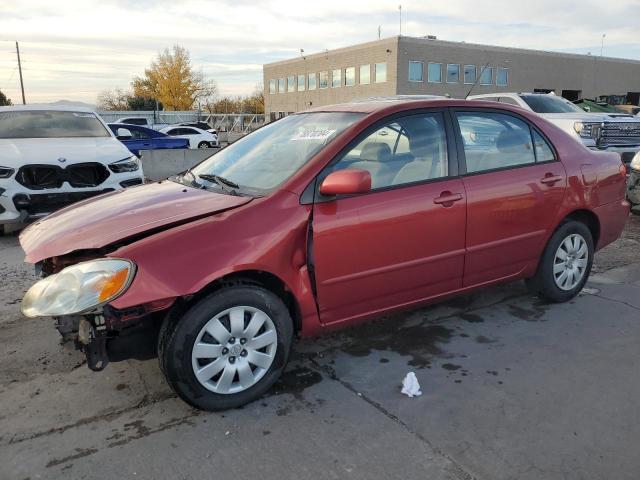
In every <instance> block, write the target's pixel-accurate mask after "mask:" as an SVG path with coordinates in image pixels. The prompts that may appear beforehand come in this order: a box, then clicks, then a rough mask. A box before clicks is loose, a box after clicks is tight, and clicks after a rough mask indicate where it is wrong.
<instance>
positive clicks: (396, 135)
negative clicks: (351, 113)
mask: <svg viewBox="0 0 640 480" xmlns="http://www.w3.org/2000/svg"><path fill="white" fill-rule="evenodd" d="M347 168H355V169H361V170H366V171H368V172H369V173H370V174H371V186H372V188H373V189H379V188H386V187H391V186H396V185H404V184H409V183H414V182H421V181H426V180H433V179H438V178H442V177H446V176H447V175H448V163H447V140H446V135H445V127H444V121H443V118H442V115H441V114H439V113H435V114H419V115H410V116H406V117H402V118H400V119H394V120H393V121H392V122H389V123H387V124H385V125H383V126H381V127H380V128H378V129H376V130H375V131H374V132H372V133H370V134H369V135H367V136H366V137H365V138H364V139H363V140H361V141H360V142H358V144H357V145H356V146H355V147H353V148H352V149H351V150H349V151H348V152H347V153H346V154H345V155H344V156H343V157H342V158H341V159H340V160H339V161H338V163H336V164H335V165H334V166H333V167H332V170H333V171H336V170H344V169H347Z"/></svg>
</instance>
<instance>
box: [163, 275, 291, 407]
mask: <svg viewBox="0 0 640 480" xmlns="http://www.w3.org/2000/svg"><path fill="white" fill-rule="evenodd" d="M167 321H169V320H167ZM165 327H166V328H163V330H164V332H162V333H161V336H160V340H159V342H160V344H159V356H160V363H161V367H162V370H163V372H164V375H165V378H166V379H167V382H168V383H169V385H170V386H171V387H172V388H173V390H174V391H175V392H176V393H177V394H178V396H180V398H182V399H183V400H184V401H186V402H187V403H189V404H190V405H192V406H194V407H196V408H199V409H202V410H211V411H212V410H224V409H228V408H235V407H239V406H241V405H244V404H246V403H249V402H251V401H253V400H255V399H256V398H258V397H260V396H261V395H263V394H264V393H265V392H266V391H267V390H268V389H269V388H270V387H271V386H272V385H273V384H274V383H275V382H276V380H277V379H278V378H279V377H280V374H281V373H282V370H283V369H284V367H285V365H286V363H287V359H288V356H289V350H290V348H291V342H292V338H293V326H292V320H291V316H290V315H289V311H288V310H287V308H286V307H285V305H284V303H283V302H282V300H281V299H280V298H278V297H277V296H276V295H274V294H273V293H271V292H270V291H268V290H266V289H264V288H261V287H257V286H234V287H226V288H223V289H222V290H219V291H217V292H214V293H212V294H211V295H209V296H207V297H205V298H204V299H202V300H201V301H199V302H198V303H197V304H195V305H194V306H193V307H192V308H191V309H189V310H188V311H187V312H186V314H185V315H184V316H183V317H182V318H180V319H178V320H175V321H174V322H173V325H166V326H165Z"/></svg>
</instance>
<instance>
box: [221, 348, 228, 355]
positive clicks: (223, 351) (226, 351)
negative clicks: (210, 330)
mask: <svg viewBox="0 0 640 480" xmlns="http://www.w3.org/2000/svg"><path fill="white" fill-rule="evenodd" d="M227 353H229V349H228V348H227V347H224V348H223V349H222V354H223V355H226V354H227Z"/></svg>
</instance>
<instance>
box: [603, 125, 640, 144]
mask: <svg viewBox="0 0 640 480" xmlns="http://www.w3.org/2000/svg"><path fill="white" fill-rule="evenodd" d="M601 142H602V143H603V144H605V145H640V122H624V123H622V122H607V123H605V124H604V125H603V127H602V132H601Z"/></svg>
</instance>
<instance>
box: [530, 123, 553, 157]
mask: <svg viewBox="0 0 640 480" xmlns="http://www.w3.org/2000/svg"><path fill="white" fill-rule="evenodd" d="M533 144H534V145H535V147H536V160H537V161H538V162H551V161H553V160H555V159H556V156H555V155H554V154H553V150H552V149H551V147H550V146H549V144H548V143H547V141H546V140H545V139H544V138H542V135H540V134H539V133H538V132H536V131H535V130H534V131H533Z"/></svg>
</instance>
